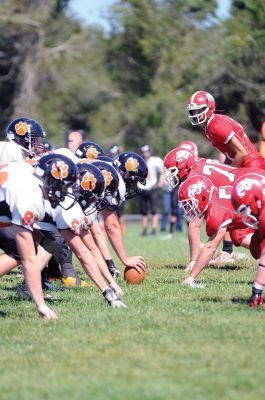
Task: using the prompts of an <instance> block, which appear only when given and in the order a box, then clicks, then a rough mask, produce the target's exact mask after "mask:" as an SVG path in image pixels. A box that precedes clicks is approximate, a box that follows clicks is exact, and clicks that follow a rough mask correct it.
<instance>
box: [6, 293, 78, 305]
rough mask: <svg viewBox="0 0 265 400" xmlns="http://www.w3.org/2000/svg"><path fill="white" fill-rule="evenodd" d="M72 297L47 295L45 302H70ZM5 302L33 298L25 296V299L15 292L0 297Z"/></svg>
mask: <svg viewBox="0 0 265 400" xmlns="http://www.w3.org/2000/svg"><path fill="white" fill-rule="evenodd" d="M70 300H71V299H67V298H61V299H60V298H58V297H55V296H54V297H51V298H47V297H45V302H46V303H49V304H58V303H62V302H64V303H65V302H68V301H70ZM2 301H3V302H5V301H11V302H13V303H14V302H15V303H20V302H22V301H26V302H32V300H31V299H30V298H28V299H27V298H25V299H22V298H20V297H18V296H16V295H15V294H14V296H12V295H10V296H6V297H0V302H2Z"/></svg>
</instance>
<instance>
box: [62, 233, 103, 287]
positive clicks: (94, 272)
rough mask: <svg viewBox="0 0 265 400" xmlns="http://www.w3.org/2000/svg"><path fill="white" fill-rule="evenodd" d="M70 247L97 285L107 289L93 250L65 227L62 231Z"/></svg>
mask: <svg viewBox="0 0 265 400" xmlns="http://www.w3.org/2000/svg"><path fill="white" fill-rule="evenodd" d="M60 232H61V234H62V236H63V238H64V239H65V241H66V243H67V244H68V246H69V247H70V249H71V250H72V251H73V252H74V253H75V255H76V257H77V258H78V260H79V262H80V264H81V265H82V267H83V269H84V270H85V272H86V273H87V275H88V276H89V277H90V278H91V279H92V281H93V282H94V283H95V285H96V286H97V287H98V288H99V289H100V290H101V291H103V290H105V289H106V282H105V280H104V278H103V276H102V275H101V272H100V270H99V268H98V266H97V264H96V262H95V260H94V259H93V256H92V254H91V252H90V251H89V250H88V248H87V247H86V246H85V244H84V243H83V242H82V240H81V238H80V237H79V236H76V235H74V234H73V233H72V232H71V231H70V230H68V229H64V230H61V231H60Z"/></svg>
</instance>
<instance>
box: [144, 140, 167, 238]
mask: <svg viewBox="0 0 265 400" xmlns="http://www.w3.org/2000/svg"><path fill="white" fill-rule="evenodd" d="M140 152H141V156H142V157H143V159H144V160H145V162H146V164H147V167H148V176H147V179H146V185H145V186H143V185H140V184H139V185H138V186H139V188H140V189H142V193H141V194H140V196H139V198H140V213H141V214H142V224H143V232H142V236H147V229H148V212H149V210H150V211H151V215H152V235H154V236H155V235H156V232H157V224H158V215H157V202H158V188H162V186H163V183H164V177H163V168H164V164H163V160H162V159H161V158H160V157H155V156H153V155H152V148H151V146H150V145H149V144H144V145H142V146H141V147H140Z"/></svg>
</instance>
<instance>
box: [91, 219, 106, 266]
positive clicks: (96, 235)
mask: <svg viewBox="0 0 265 400" xmlns="http://www.w3.org/2000/svg"><path fill="white" fill-rule="evenodd" d="M95 222H96V225H95V223H94V224H93V225H92V226H91V233H92V236H93V239H94V241H95V243H96V245H97V247H98V248H99V250H100V252H101V254H102V256H103V258H104V260H110V259H111V254H110V251H109V248H108V244H107V241H106V238H105V236H104V233H103V232H102V229H101V228H100V226H99V223H98V221H95ZM94 225H95V226H94ZM97 225H98V226H97Z"/></svg>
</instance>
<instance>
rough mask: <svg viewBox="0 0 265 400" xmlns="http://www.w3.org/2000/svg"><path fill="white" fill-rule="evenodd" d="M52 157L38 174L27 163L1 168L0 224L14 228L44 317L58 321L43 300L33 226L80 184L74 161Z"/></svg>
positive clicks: (38, 305)
mask: <svg viewBox="0 0 265 400" xmlns="http://www.w3.org/2000/svg"><path fill="white" fill-rule="evenodd" d="M50 157H51V158H50V162H49V163H48V164H45V168H42V166H41V165H39V166H38V168H37V169H36V170H35V171H34V170H33V169H32V167H31V166H30V165H28V164H26V163H24V162H21V163H17V162H13V163H10V164H9V165H7V166H3V167H2V168H1V169H0V182H1V186H0V200H1V207H0V222H1V226H2V228H1V229H3V230H4V229H5V228H4V226H12V229H13V237H14V238H15V241H16V245H17V249H18V253H19V256H20V261H21V264H22V266H23V273H24V276H25V280H26V283H27V285H28V288H29V291H30V293H31V296H32V299H33V300H34V302H35V305H36V308H37V310H38V312H39V314H40V316H42V317H46V318H47V319H54V318H56V314H55V313H54V312H53V311H52V310H51V309H50V308H49V307H48V306H47V305H46V304H45V302H44V298H43V293H42V288H41V278H40V270H41V265H40V261H39V258H38V257H37V256H36V252H35V246H34V240H33V230H34V229H33V225H34V223H36V222H37V221H41V220H42V219H43V218H44V216H45V202H47V203H49V204H50V205H51V207H53V208H54V207H57V206H58V205H59V204H60V202H61V201H63V200H64V199H65V196H66V195H67V193H68V189H69V188H70V187H72V186H73V185H75V183H76V180H77V177H78V171H77V168H76V166H75V165H74V163H73V162H71V160H69V161H68V160H67V162H66V160H64V158H62V157H55V158H54V157H52V156H50ZM65 162H66V163H65ZM62 165H65V169H64V176H62V175H61V166H62ZM5 246H6V242H1V243H0V248H2V249H3V250H4V251H5ZM7 257H8V256H7ZM10 258H11V257H10ZM15 264H16V262H15ZM9 265H10V264H9ZM15 266H16V265H14V260H12V258H11V268H9V269H8V268H5V271H4V273H7V272H8V271H9V270H10V269H12V268H14V267H15ZM1 275H3V273H1Z"/></svg>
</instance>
